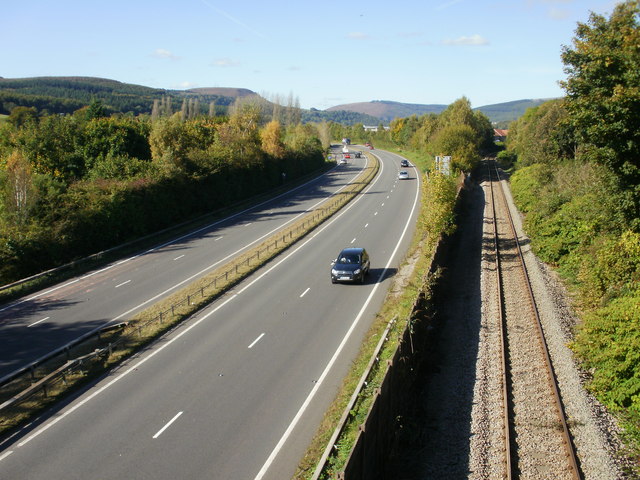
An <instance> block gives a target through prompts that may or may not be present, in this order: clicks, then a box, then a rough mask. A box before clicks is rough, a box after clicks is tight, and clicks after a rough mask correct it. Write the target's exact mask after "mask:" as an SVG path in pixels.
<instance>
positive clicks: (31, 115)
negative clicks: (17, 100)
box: [9, 107, 38, 128]
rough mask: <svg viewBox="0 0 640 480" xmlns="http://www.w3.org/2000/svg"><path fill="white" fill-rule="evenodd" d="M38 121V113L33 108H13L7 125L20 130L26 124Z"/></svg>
mask: <svg viewBox="0 0 640 480" xmlns="http://www.w3.org/2000/svg"><path fill="white" fill-rule="evenodd" d="M37 120H38V111H37V110H36V109H35V108H34V107H15V108H12V109H11V113H10V114H9V123H11V124H12V125H13V126H14V127H16V128H20V127H21V126H23V125H25V124H26V123H28V122H35V121H37Z"/></svg>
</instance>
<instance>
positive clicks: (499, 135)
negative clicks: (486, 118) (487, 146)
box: [493, 128, 509, 142]
mask: <svg viewBox="0 0 640 480" xmlns="http://www.w3.org/2000/svg"><path fill="white" fill-rule="evenodd" d="M507 135H509V130H503V129H501V128H494V129H493V141H494V142H505V141H506V140H507Z"/></svg>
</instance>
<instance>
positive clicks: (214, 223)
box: [0, 164, 366, 312]
mask: <svg viewBox="0 0 640 480" xmlns="http://www.w3.org/2000/svg"><path fill="white" fill-rule="evenodd" d="M336 168H337V167H334V168H332V169H331V170H329V171H327V172H326V173H329V172H332V171H333V170H335V169H336ZM365 168H366V164H365ZM326 173H324V174H323V175H326ZM321 176H322V175H321ZM318 178H319V177H318ZM354 178H355V177H354ZM316 180H317V178H314V179H312V180H309V181H308V182H306V183H303V184H302V185H298V186H297V187H296V188H292V189H291V190H289V191H287V192H284V193H283V194H281V195H277V196H275V197H273V198H270V199H269V200H265V201H264V202H261V203H258V204H257V205H253V206H251V207H249V208H247V209H245V210H242V211H240V212H238V213H235V214H233V215H231V216H229V217H225V218H223V219H220V220H218V221H216V222H213V223H210V224H209V225H205V226H204V227H202V228H199V229H198V230H194V231H193V232H189V233H187V234H185V235H182V236H181V237H178V238H174V239H172V240H170V241H168V242H165V243H163V244H160V245H156V246H155V247H153V248H150V249H148V250H145V251H144V252H140V253H139V254H137V255H133V256H132V257H129V258H125V259H123V260H120V261H118V262H115V263H112V264H111V265H107V266H106V267H104V268H102V269H100V270H96V271H94V272H90V273H88V274H87V275H84V276H82V277H79V278H76V279H74V280H71V281H69V282H67V283H65V284H62V285H58V286H55V287H53V288H50V289H49V290H45V291H44V292H39V293H37V294H35V295H33V296H31V297H29V298H25V299H22V300H18V301H17V302H14V303H11V304H9V305H5V306H4V307H2V308H0V312H3V311H5V310H8V309H9V308H12V307H15V306H16V305H20V304H21V303H25V302H28V301H31V300H35V299H36V298H40V297H42V296H45V295H47V294H49V293H53V292H55V291H56V290H60V289H61V288H64V287H68V286H69V285H72V284H74V283H77V282H79V281H80V280H84V279H85V278H89V277H92V276H93V275H97V274H98V273H101V272H105V271H107V270H110V269H111V268H113V267H115V266H118V265H122V264H123V263H127V262H128V261H130V260H133V259H135V258H138V257H141V256H143V255H146V254H147V253H150V252H155V251H156V250H159V249H161V248H163V247H166V246H168V245H172V244H174V243H177V242H179V241H181V240H184V239H185V238H189V237H191V236H193V235H195V234H197V233H200V232H202V231H204V230H207V229H208V228H211V227H213V226H215V225H218V224H219V223H222V222H226V221H227V220H230V219H232V218H235V217H238V216H240V215H243V214H244V213H246V212H250V211H251V210H254V209H256V208H258V207H261V206H262V205H266V204H267V203H269V202H272V201H273V200H277V199H278V198H280V197H284V196H285V195H288V194H290V193H292V192H295V191H296V190H300V189H301V188H303V187H306V186H307V185H309V184H310V183H313V182H315V181H316ZM347 185H348V184H347ZM345 187H346V185H345V186H344V187H342V188H345ZM342 188H340V189H339V190H337V191H336V192H335V193H338V192H339V191H340V190H342ZM335 193H334V194H333V195H335ZM316 205H318V204H316ZM316 205H314V206H313V208H315V206H316ZM287 223H288V222H287ZM287 223H283V224H282V226H284V225H286V224H287ZM221 238H222V236H220V237H219V238H217V239H216V240H215V241H216V242H217V241H218V240H220V239H221ZM247 246H248V245H247ZM143 305H144V304H143Z"/></svg>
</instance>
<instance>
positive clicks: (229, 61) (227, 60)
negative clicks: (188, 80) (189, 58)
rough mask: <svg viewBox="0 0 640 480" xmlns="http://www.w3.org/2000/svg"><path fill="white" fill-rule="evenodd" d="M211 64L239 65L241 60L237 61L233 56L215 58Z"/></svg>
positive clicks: (217, 65)
mask: <svg viewBox="0 0 640 480" xmlns="http://www.w3.org/2000/svg"><path fill="white" fill-rule="evenodd" d="M211 65H213V66H214V67H223V68H226V67H237V66H239V65H240V62H237V61H236V60H233V59H231V58H218V59H217V60H214V61H213V62H211Z"/></svg>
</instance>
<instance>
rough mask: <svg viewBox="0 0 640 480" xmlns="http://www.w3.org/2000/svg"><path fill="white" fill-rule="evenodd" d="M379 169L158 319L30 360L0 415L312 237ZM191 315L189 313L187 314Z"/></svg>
mask: <svg viewBox="0 0 640 480" xmlns="http://www.w3.org/2000/svg"><path fill="white" fill-rule="evenodd" d="M377 170H378V167H377V164H376V166H375V167H374V168H370V169H368V171H366V172H365V176H364V177H363V178H362V179H361V177H358V179H360V181H356V182H354V183H353V186H354V188H353V190H349V191H343V192H339V193H337V194H335V195H334V196H333V200H331V199H329V200H328V201H327V202H330V203H328V204H327V202H325V204H324V205H322V206H320V207H319V208H317V209H316V210H314V211H312V212H310V213H309V214H308V215H307V216H306V217H304V218H303V219H301V220H300V221H299V222H298V223H297V224H295V225H294V226H291V227H288V228H286V229H284V230H282V231H280V232H278V233H276V234H275V235H273V236H272V237H271V238H270V239H268V240H266V241H265V242H264V243H263V244H262V245H261V246H259V247H258V248H257V249H254V250H253V251H252V252H250V253H251V254H250V255H246V256H244V257H243V256H241V257H239V258H237V259H234V260H233V261H232V262H230V263H229V264H227V265H226V266H224V267H222V269H219V271H220V270H221V271H222V273H219V274H215V272H214V274H212V276H211V275H210V276H209V277H205V278H206V280H205V283H204V284H203V285H198V287H197V288H195V289H194V288H193V287H191V288H190V287H187V288H186V289H184V290H183V291H182V292H183V293H182V295H184V296H183V297H182V299H181V300H179V301H177V302H175V303H172V304H171V305H170V306H169V307H168V308H166V309H165V310H162V311H160V312H159V313H158V314H157V315H155V316H154V317H152V318H151V319H149V320H147V321H146V322H135V321H130V322H121V323H118V324H113V325H107V326H106V327H101V328H99V329H96V330H93V331H91V332H88V333H86V334H85V335H83V336H82V337H79V338H78V339H76V340H74V341H73V342H69V343H68V344H67V345H65V346H64V347H61V348H59V349H57V350H56V351H54V352H52V353H51V354H48V355H46V356H44V357H42V358H40V359H38V360H37V361H35V362H32V363H31V364H29V365H27V366H25V367H23V368H21V369H19V370H17V371H16V372H13V373H11V374H9V375H6V376H5V377H3V378H2V379H0V400H2V397H3V396H4V397H5V398H7V399H6V400H5V401H4V402H3V403H1V404H0V411H2V410H4V409H7V408H10V407H14V406H16V405H18V404H20V403H21V402H24V401H25V400H27V399H28V398H30V397H31V396H33V395H34V394H36V393H38V392H42V393H43V394H44V395H45V396H47V389H48V388H50V387H51V385H52V384H54V383H57V382H60V381H61V380H62V381H65V376H66V375H67V374H68V373H69V371H71V370H73V369H77V368H79V366H84V365H86V364H87V363H88V362H90V361H95V360H96V359H100V358H102V357H105V356H106V355H111V354H112V353H114V351H116V350H118V349H126V348H127V343H129V342H130V336H132V335H136V334H137V335H138V336H139V337H142V331H143V330H144V329H145V328H148V327H151V326H153V325H156V324H163V323H165V322H170V321H172V319H173V320H175V317H176V316H183V315H185V314H184V313H181V312H179V310H180V309H181V308H183V307H187V309H188V308H189V307H191V306H196V305H197V304H199V303H201V302H202V301H203V300H205V299H207V295H208V294H210V295H211V294H212V295H214V296H215V295H218V294H220V293H222V290H221V289H224V288H228V287H230V286H232V285H234V284H235V283H237V282H238V281H240V280H241V279H242V278H244V276H245V275H246V274H248V273H249V272H250V271H251V269H252V267H255V268H257V266H259V265H261V264H263V263H264V262H266V261H267V260H269V259H270V258H272V257H273V256H275V255H276V254H277V253H279V252H280V251H281V250H282V249H284V248H287V247H288V246H289V245H291V244H292V243H293V242H295V241H296V240H298V239H299V238H301V237H302V236H304V235H306V233H308V232H309V231H310V230H311V229H312V228H315V226H317V225H319V224H320V223H322V222H323V221H324V220H326V219H327V218H328V217H329V216H331V215H332V214H333V213H334V212H335V211H337V210H339V209H340V208H341V207H342V206H344V205H345V204H346V203H348V202H349V201H350V200H351V198H352V197H353V196H355V195H357V194H358V193H359V192H360V191H361V190H362V189H363V188H364V186H365V185H366V184H368V183H369V181H370V180H371V179H372V178H373V177H374V176H375V175H376V173H377ZM358 179H357V180H358ZM243 269H244V270H243ZM196 283H197V282H196ZM185 291H188V293H186V294H185V293H184V292H185ZM198 298H199V299H200V302H198V301H197V299H198ZM189 313H192V312H189ZM189 313H187V315H188V314H189ZM118 327H120V328H122V330H123V333H122V335H120V337H119V338H118V339H117V340H116V341H114V342H111V343H108V344H107V345H104V346H101V347H100V348H96V349H95V350H94V351H93V352H91V353H90V354H86V355H83V356H81V357H79V358H76V359H75V360H69V358H70V356H71V349H73V348H80V347H83V344H85V343H87V341H88V340H91V339H93V338H94V337H98V336H100V335H101V334H102V333H103V332H105V330H110V329H114V328H118ZM85 348H86V346H85ZM56 357H64V358H60V359H59V360H58V361H57V364H59V365H60V366H55V367H51V368H52V369H53V371H52V372H51V373H46V374H45V375H44V376H43V377H42V378H39V379H38V378H36V373H35V372H36V369H37V368H39V367H40V366H41V365H43V364H45V363H48V362H49V363H51V362H54V360H55V359H56ZM63 362H64V363H63ZM25 376H28V377H30V378H28V379H25V378H24V377H25ZM18 381H21V382H22V383H25V382H27V381H28V382H29V383H30V385H29V386H28V387H27V388H25V389H22V390H21V391H19V392H17V393H7V391H10V390H11V384H12V383H13V382H16V383H17V382H18ZM33 382H35V383H33ZM3 391H4V392H3Z"/></svg>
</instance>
